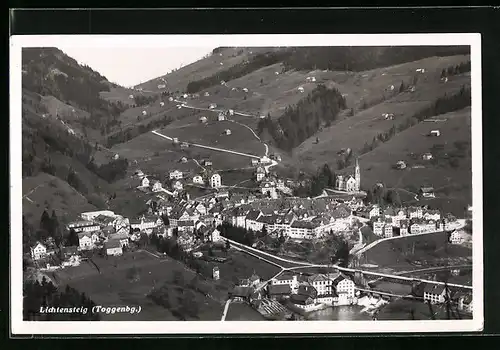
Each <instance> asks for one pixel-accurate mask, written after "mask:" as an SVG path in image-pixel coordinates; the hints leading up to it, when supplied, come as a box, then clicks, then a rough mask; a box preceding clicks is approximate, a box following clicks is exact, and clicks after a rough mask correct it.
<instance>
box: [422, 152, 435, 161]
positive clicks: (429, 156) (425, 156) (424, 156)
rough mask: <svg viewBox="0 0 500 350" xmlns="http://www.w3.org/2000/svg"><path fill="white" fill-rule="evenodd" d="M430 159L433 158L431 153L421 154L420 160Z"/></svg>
mask: <svg viewBox="0 0 500 350" xmlns="http://www.w3.org/2000/svg"><path fill="white" fill-rule="evenodd" d="M432 158H433V157H432V153H430V152H427V153H424V154H422V159H423V160H431V159H432Z"/></svg>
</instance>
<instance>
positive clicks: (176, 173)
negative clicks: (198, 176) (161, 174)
mask: <svg viewBox="0 0 500 350" xmlns="http://www.w3.org/2000/svg"><path fill="white" fill-rule="evenodd" d="M168 177H169V179H170V180H173V179H175V180H180V179H182V177H183V175H182V172H181V171H179V170H174V171H171V172H170V173H169V176H168Z"/></svg>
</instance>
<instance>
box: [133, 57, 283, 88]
mask: <svg viewBox="0 0 500 350" xmlns="http://www.w3.org/2000/svg"><path fill="white" fill-rule="evenodd" d="M240 50H241V51H243V52H242V54H241V55H238V52H239V51H240ZM271 50H273V48H251V49H249V48H228V49H225V50H222V51H221V52H220V54H222V56H221V55H220V54H219V53H217V54H214V55H211V56H209V57H207V58H202V59H200V60H198V61H196V62H194V63H191V64H189V65H187V66H184V67H182V68H181V69H179V70H177V71H174V72H171V73H168V74H166V75H164V76H161V77H158V78H156V79H152V80H150V81H147V82H145V83H142V84H139V85H138V86H137V87H138V88H142V89H144V90H145V91H159V90H158V84H164V83H163V82H162V79H165V80H166V81H167V84H166V85H167V87H166V89H167V90H169V91H185V90H186V86H187V84H188V83H189V82H190V81H194V80H200V79H203V78H206V77H210V76H212V75H214V74H216V73H217V72H220V71H223V70H226V69H228V68H229V67H232V66H234V65H236V64H239V63H241V62H243V61H244V60H245V59H246V58H248V56H249V55H250V53H249V52H250V51H252V54H256V53H258V52H268V51H271ZM221 62H222V63H223V65H220V63H221Z"/></svg>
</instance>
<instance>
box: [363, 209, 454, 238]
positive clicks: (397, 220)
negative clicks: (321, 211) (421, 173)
mask: <svg viewBox="0 0 500 350" xmlns="http://www.w3.org/2000/svg"><path fill="white" fill-rule="evenodd" d="M356 215H357V216H360V217H363V218H368V219H370V221H371V223H372V225H373V233H374V234H375V235H376V236H379V237H383V238H390V237H393V236H394V235H396V234H397V233H399V234H398V235H401V236H404V235H408V234H421V233H430V232H438V231H443V230H453V229H454V228H455V227H456V225H457V219H456V218H455V217H453V216H452V215H450V214H448V215H444V216H443V215H441V212H440V211H439V210H433V209H427V208H425V207H407V208H393V207H386V208H381V207H380V206H379V205H377V204H375V205H372V206H370V207H365V208H363V209H361V210H357V211H356Z"/></svg>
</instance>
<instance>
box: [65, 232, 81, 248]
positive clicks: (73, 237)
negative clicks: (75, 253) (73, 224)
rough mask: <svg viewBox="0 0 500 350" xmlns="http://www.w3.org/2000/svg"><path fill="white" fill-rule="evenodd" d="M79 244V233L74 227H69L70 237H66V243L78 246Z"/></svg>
mask: <svg viewBox="0 0 500 350" xmlns="http://www.w3.org/2000/svg"><path fill="white" fill-rule="evenodd" d="M78 244H79V240H78V234H77V233H76V231H75V230H74V229H73V228H70V229H69V233H68V237H67V238H66V245H68V246H77V245H78Z"/></svg>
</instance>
